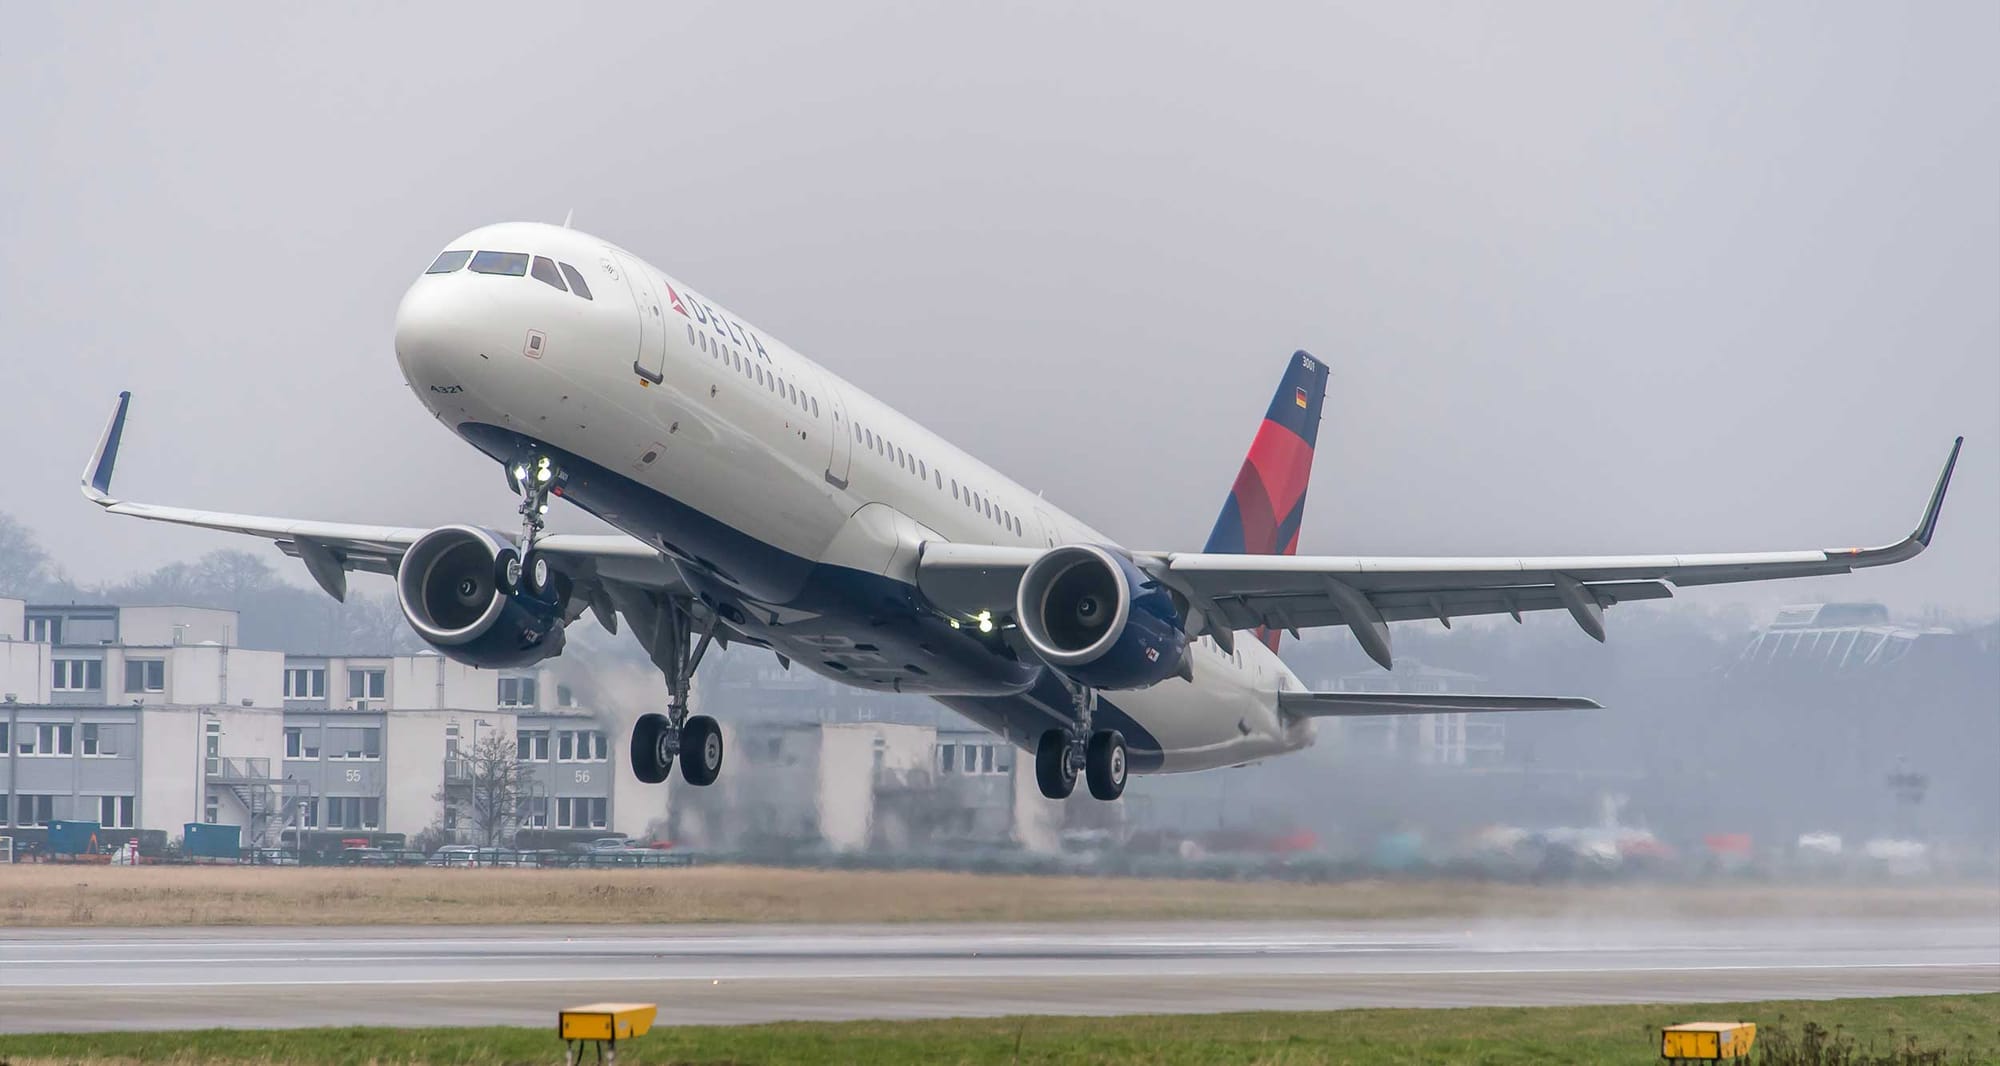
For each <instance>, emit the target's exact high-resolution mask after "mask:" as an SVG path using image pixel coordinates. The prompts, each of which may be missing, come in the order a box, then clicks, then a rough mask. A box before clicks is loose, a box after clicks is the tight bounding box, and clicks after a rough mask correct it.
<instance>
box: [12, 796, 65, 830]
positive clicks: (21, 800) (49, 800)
mask: <svg viewBox="0 0 2000 1066" xmlns="http://www.w3.org/2000/svg"><path fill="white" fill-rule="evenodd" d="M55 820H56V798H55V797H54V796H31V795H28V794H27V793H25V792H23V793H21V794H19V795H17V796H15V797H14V824H15V825H18V826H20V827H21V828H23V829H33V828H35V827H37V826H44V825H47V824H49V823H50V822H53V821H55Z"/></svg>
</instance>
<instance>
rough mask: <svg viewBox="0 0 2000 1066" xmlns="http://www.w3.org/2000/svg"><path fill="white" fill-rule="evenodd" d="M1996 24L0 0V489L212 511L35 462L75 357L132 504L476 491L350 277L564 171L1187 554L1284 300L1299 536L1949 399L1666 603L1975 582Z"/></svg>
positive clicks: (123, 571) (885, 373)
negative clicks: (1297, 392) (1911, 542)
mask: <svg viewBox="0 0 2000 1066" xmlns="http://www.w3.org/2000/svg"><path fill="white" fill-rule="evenodd" d="M1996 43H2000V9H1996V8H1995V7H1994V6H1993V5H1990V4H1975V3H1968V4H1929V5H1922V6H1919V7H1914V8H1908V9H1905V8H1891V7H1883V6H1880V5H1861V4H1840V5H1817V4H1815V5H1806V4H1762V5H1755V6H1752V7H1743V6H1708V7H1700V6H1697V7H1689V6H1685V5H1665V4H1661V5H1639V4H1632V5H1617V6H1614V7H1603V6H1599V5H1586V4H1573V5H1556V4H1537V5H1514V6H1509V7H1506V8H1493V9H1481V8H1467V7H1462V6H1444V5H1432V6H1410V5H1397V6H1395V7H1393V8H1390V7H1382V6H1379V5H1366V6H1357V7H1349V8H1331V9H1329V8H1327V7H1326V6H1325V5H1300V6H1295V7H1282V6H1274V7H1266V8H1259V9H1257V10H1239V9H1228V10H1227V11H1225V10H1224V9H1220V8H1216V7H1215V6H1213V5H1187V4H1156V5H1146V6H1144V7H1135V8H1126V9H1122V10H1115V9H1109V8H1097V9H1079V8H1077V7H1076V6H1074V5H1066V4H1065V5H1056V4H1049V5H1008V6H1006V7H1005V8H1004V9H1003V8H993V9H980V10H976V11H975V10H971V9H967V8H964V7H962V6H960V7H949V8H928V7H923V6H917V7H912V6H910V5H903V4H874V3H857V4H846V5H839V6H834V7H828V6H814V5H791V6H780V7H776V8H760V7H752V6H742V5H699V6H697V5H680V6H677V7H675V8H672V9H666V8H657V7H653V6H641V5H633V6H628V7H612V6H592V7H590V8H587V9H580V10H576V11H567V10H562V9H559V8H553V7H550V6H548V5H497V4H481V5H477V6H470V5H467V6H457V7H450V6H443V5H435V6H433V5H426V6H423V7H421V8H414V9H413V8H407V7H402V6H396V7H390V6H379V7H364V6H359V5H356V6H346V5H342V6H337V7H326V8H307V7H299V6H281V7H267V6H261V5H221V4H213V5H197V6H176V7H171V8H156V9H138V8H118V9H109V8H103V7H97V6H90V5H43V4H26V3H18V2H4V3H0V99H4V100H6V101H7V103H6V104H5V105H4V107H0V143H4V144H5V145H6V146H7V154H8V163H7V165H5V166H0V218H4V219H5V224H4V230H0V235H4V238H5V239H4V240H0V322H5V323H6V326H7V340H8V344H7V346H6V350H5V354H0V386H4V387H3V388H0V413H4V415H5V417H4V418H0V443H3V444H4V445H5V447H6V452H7V454H8V455H9V456H10V457H12V462H11V464H10V471H9V475H10V476H9V479H8V480H9V485H10V488H11V491H10V493H9V495H8V502H7V503H6V505H5V509H6V510H8V511H9V512H11V513H13V514H15V515H16V516H17V517H19V518H20V519H21V520H22V521H23V522H25V523H26V524H27V525H28V526H29V527H30V528H31V529H32V531H33V532H34V533H35V534H36V535H37V536H38V537H39V539H40V540H41V541H42V542H43V543H46V544H60V545H63V546H65V548H66V549H67V550H66V551H65V552H64V553H63V554H64V564H65V566H67V567H68V568H69V571H70V574H71V576H72V577H74V578H76V579H78V580H81V581H85V582H100V581H114V580H123V579H126V578H128V577H130V576H132V575H134V574H136V573H138V572H140V571H143V570H147V569H150V568H153V567H156V566H159V565H161V564H163V563H166V562H169V561H173V560H180V559H187V558H192V557H194V556H196V555H199V554H201V553H202V552H205V551H208V550H211V549H213V548H216V547H220V546H223V545H225V544H226V543H227V539H226V538H224V537H222V536H221V535H218V534H207V533H201V532H195V531H186V530H174V529H165V528H156V527H145V526H140V525H137V524H135V523H131V522H124V521H119V520H115V519H111V518H108V517H106V516H104V515H101V514H98V513H96V509H95V508H92V507H90V506H89V505H87V504H86V503H84V502H83V501H82V500H80V499H78V498H77V496H76V494H75V489H74V481H73V480H72V479H73V477H74V475H75V472H76V471H77V469H78V468H79V467H80V466H81V464H82V462H83V460H84V458H85V457H86V455H87V454H88V451H89V449H90V447H91V445H92V443H93V442H94V441H95V439H96V436H97V434H98V432H99V430H100V428H101V426H102V423H103V419H104V417H105V415H106V414H107V413H108V411H109V408H110V406H111V402H112V398H113V396H114V395H115V393H116V392H117V391H118V390H119V389H121V388H130V389H132V390H134V392H135V393H136V400H135V406H134V409H133V417H132V423H131V427H130V431H129V432H128V434H127V437H126V452H125V456H124V458H123V460H122V461H121V463H120V468H119V472H118V482H117V485H116V488H117V490H118V491H119V492H120V493H121V494H124V495H128V496H130V497H132V498H138V499H147V500H157V501H159V502H169V503H183V504H188V505H193V506H203V507H211V508H217V509H228V510H242V511H251V512H259V513H270V514H283V515H297V516H310V517H323V518H328V519H340V520H355V521H373V522H393V523H397V524H411V525H424V524H432V523H442V522H447V521H466V520H484V521H491V522H496V523H500V524H503V525H504V524H506V523H507V522H508V517H509V515H510V512H511V506H510V499H509V498H508V497H507V496H506V495H505V490H504V487H503V485H502V481H501V478H500V477H499V476H498V473H497V472H496V471H494V470H493V469H491V467H490V464H488V463H486V462H485V461H484V460H483V459H480V458H478V457H476V455H475V453H473V452H472V450H471V449H469V448H467V447H465V446H463V445H462V444H459V443H457V442H455V441H454V440H452V439H451V438H450V437H449V435H448V434H446V433H444V432H442V431H441V430H440V429H439V428H437V427H435V426H433V425H431V424H430V419H428V418H426V417H425V416H424V414H423V412H422V410H421V408H420V407H419V406H418V405H417V404H416V403H414V402H413V401H412V400H411V398H410V397H409V396H408V395H407V394H406V389H405V386H404V385H403V383H402V381H401V380H400V378H399V376H398V375H397V372H396V369H395V365H394V362H393V359H392V358H391V350H390V336H389V332H390V325H391V317H392V314H393V310H394V307H395V303H396V300H397V298H398V297H399V295H400V294H401V292H402V290H403V289H404V287H405V286H407V285H408V283H409V282H410V280H411V279H412V278H413V277H414V276H415V275H416V274H417V272H418V271H420V270H421V269H422V267H423V265H424V264H425V263H427V262H428V261H429V260H430V258H431V257H432V255H433V254H434V253H435V252H436V250H437V249H438V248H440V247H441V246H443V244H444V243H445V242H446V241H448V240H449V239H451V238H452V237H453V236H454V235H456V234H458V233H460V232H462V231H464V230H466V229H469V228H471V227H473V226H475V225H478V224H482V223H485V222H488V221H493V220H498V219H512V218H528V219H541V220H547V221H552V222H553V221H560V220H562V219H563V218H564V217H565V216H566V215H568V214H569V213H571V212H572V211H573V212H574V220H575V221H574V224H575V225H576V226H577V227H578V228H580V229H583V230H586V231H589V232H592V233H596V234H599V235H601V236H604V237H606V238H608V239H611V240H614V241H617V242H618V243H620V244H622V245H624V246H626V247H628V248H631V249H633V250H634V251H636V252H638V253H639V254H641V255H643V256H645V257H646V258H647V259H649V260H651V261H652V262H654V263H655V264H656V265H659V266H660V267H662V268H663V269H666V270H667V271H669V272H671V273H673V274H676V275H678V276H681V277H684V278H686V279H688V280H689V281H690V282H691V283H693V284H695V285H698V286H699V287H701V288H702V290H703V291H704V292H706V293H710V294H712V295H713V296H714V297H715V298H716V299H718V300H720V301H722V302H724V303H726V304H727V305H729V306H730V307H731V308H732V309H733V310H735V311H737V312H738V313H740V314H741V315H742V316H743V317H745V318H747V319H749V320H751V321H754V322H756V323H757V324H759V325H760V326H761V327H763V328H765V329H767V330H769V331H770V332H772V333H774V334H776V335H778V336H781V337H784V338H785V339H786V340H788V341H789V342H790V343H792V344H793V345H795V346H796V347H798V348H800V349H801V350H803V351H805V352H806V353H808V354H810V355H812V356H814V357H816V358H817V359H819V360H821V361H822V362H824V363H826V364H827V365H829V366H830V367H832V368H833V369H834V370H836V371H837V372H839V373H841V374H843V375H845V376H847V377H848V378H850V379H851V380H853V381H855V382H857V383H858V384H860V385H861V386H862V387H864V388H867V389H869V390H871V391H874V392H876V393H877V394H879V395H881V396H883V397H884V398H886V399H887V400H889V401H890V402H892V403H894V404H897V405H899V406H900V407H902V408H904V409H905V410H908V411H911V412H913V413H915V414H917V415H918V417H920V418H921V419H922V420H924V421H925V422H927V423H928V424H929V425H931V426H932V427H933V428H935V429H937V430H939V431H940V432H943V433H945V434H946V435H948V436H950V437H952V438H953V439H954V440H955V441H957V442H958V443H960V444H962V445H964V446H966V447H968V448H970V449H971V450H973V451H974V452H976V453H978V454H980V455H981V456H982V457H985V458H987V459H988V460H990V461H992V462H994V463H995V464H996V465H997V466H998V467H999V468H1000V469H1002V470H1004V471H1006V472H1007V473H1009V474H1011V475H1012V476H1014V477H1016V478H1017V479H1019V480H1021V481H1023V482H1025V483H1026V484H1029V485H1030V486H1033V487H1035V488H1038V489H1041V490H1044V491H1046V493H1047V494H1048V496H1049V497H1050V498H1051V499H1053V500H1055V501H1057V502H1058V503H1061V504H1064V505H1066V506H1068V507H1070V508H1071V509H1073V510H1075V511H1077V512H1078V513H1080V514H1081V515H1082V516H1083V517H1085V518H1086V519H1088V520H1089V521H1091V522H1092V523H1094V524H1096V525H1098V526H1099V527H1100V528H1103V529H1105V530H1107V531H1108V532H1110V533H1112V534H1113V535H1115V536H1118V537H1120V538H1121V539H1124V540H1126V541H1128V542H1130V543H1132V544H1134V545H1135V546H1143V547H1149V548H1192V547H1198V546H1199V545H1200V543H1201V540H1202V537H1203V535H1204V534H1205V532H1206V530H1207V529H1208V526H1209V524H1210V523H1211V521H1212V520H1213V516H1214V513H1215V510H1216V508H1217V507H1218V506H1219V504H1220V501H1221V497H1222V494H1223V492H1224V490H1225V488H1226V487H1227V485H1228V483H1229V480H1230V478H1231V476H1232V474H1233V471H1234V470H1235V467H1236V464H1237V463H1238V461H1239V459H1240V456H1241V454H1242V451H1243V448H1244V446H1245V444H1246V443H1247V440H1248V437H1249V435H1250V432H1251V430H1252V428H1253V424H1254V421H1255V418H1256V415H1257V414H1258V412H1259V411H1260V410H1261V409H1262V405H1263V403H1264V402H1265V399H1266V398H1267V397H1268V396H1269V390H1270V388H1271V386H1272V380H1273V378H1275V377H1276V375H1277V373H1278V371H1279V369H1280V366H1281V363H1282V360H1283V359H1284V357H1285V356H1286V355H1287V354H1288V353H1289V352H1290V351H1291V350H1292V349H1294V348H1298V347H1304V348H1307V349H1310V350H1312V351H1314V352H1315V353H1317V354H1318V355H1320V356H1321V357H1322V358H1324V359H1325V360H1327V361H1328V362H1329V363H1330V364H1331V366H1332V367H1333V370H1334V378H1333V385H1332V395H1331V397H1330V399H1329V401H1328V404H1327V408H1326V410H1327V416H1326V421H1325V424H1324V426H1323V427H1322V431H1321V437H1320V443H1321V450H1322V453H1323V454H1322V457H1321V459H1320V461H1319V463H1318V469H1317V481H1316V484H1315V485H1314V487H1313V492H1312V502H1311V505H1310V507H1309V508H1308V511H1307V520H1306V526H1305V532H1304V536H1303V540H1302V544H1301V550H1302V551H1306V552H1354V553H1381V554H1417V553H1430V552H1441V553H1453V554H1485V553H1544V552H1546V553H1562V552H1622V551H1654V550H1660V551H1700V550H1736V549H1761V548H1772V547H1808V546H1821V545H1832V544H1843V545H1844V544H1853V543H1863V544H1865V543H1877V542H1882V541H1886V540H1890V539H1893V538H1895V537H1898V536H1901V535H1902V534H1903V533H1904V532H1905V531H1906V530H1907V529H1908V528H1909V526H1910V525H1911V524H1912V523H1913V522H1914V520H1915V518H1916V516H1917V514H1918V512H1919V510H1920V508H1921V506H1922V502H1923V496H1924V492H1925V490H1926V489H1927V488H1928V486H1929V483H1930V479H1931V478H1932V477H1933V476H1934V474H1935V472H1936V469H1937V466H1938V464H1939V463H1940V462H1941V461H1942V459H1943V457H1944V453H1945V450H1946V448H1947V446H1948V445H1949V442H1950V439H1951V437H1952V436H1953V435H1955V434H1959V433H1963V434H1966V435H1967V437H1968V438H1969V439H1968V443H1967V446H1966V451H1965V458H1964V460H1963V462H1962V464H1961V467H1960V472H1959V478H1958V482H1957V485H1956V487H1955V491H1954V493H1953V497H1952V499H1951V501H1950V504H1949V506H1948V507H1947V508H1946V512H1945V516H1944V524H1943V528H1942V532H1941V533H1940V534H1939V537H1938V541H1937V546H1936V548H1935V549H1934V550H1933V552H1932V553H1931V554H1930V555H1928V556H1926V557H1925V558H1924V559H1922V560H1920V561H1918V562H1916V563H1912V564H1910V565H1908V566H1903V567H1897V568H1893V569H1891V570H1888V571H1881V572H1875V573H1870V574H1867V575H1860V576H1856V577H1853V578H1839V579H1827V580H1818V581H1811V582H1805V583H1800V584H1792V585H1785V586H1745V587H1740V588H1731V589H1714V590H1704V591H1699V592H1695V593H1692V594H1690V595H1688V596H1687V597H1686V600H1688V601H1695V602H1697V603H1698V604H1700V605H1702V606H1706V607H1712V608H1720V607H1722V606H1724V605H1728V604H1736V603H1743V604H1749V605H1752V606H1755V607H1757V608H1758V609H1762V608H1765V607H1768V606H1769V605H1771V604H1772V603H1776V602H1786V601H1795V600H1798V601H1810V600H1819V599H1829V598H1845V599H1885V600H1892V601H1894V602H1896V603H1898V604H1899V605H1905V606H1907V607H1909V608H1910V609H1916V608H1918V607H1923V606H1930V607H1937V608H1941V609H1946V610H1954V611H1961V612H1970V613H1973V614H1977V615H1990V614H1991V613H1993V612H1994V611H1996V610H2000V552H1996V551H1995V550H1994V545H1995V544H1996V543H2000V476H1996V467H1995V459H1994V456H1995V447H1996V444H2000V296H1996V294H2000V194H1996V192H1995V190H1996V189H2000V136H1996V133H2000V120H1997V119H1996V110H1997V109H2000V93H1996V91H1995V90H1996V85H1995V76H1994V74H1993V69H1992V66H1991V64H1990V61H1989V60H1990V56H1991V54H1992V52H1993V49H1994V45H1995V44H1996ZM1163 487H1169V488H1170V489H1171V491H1162V488H1163ZM1183 490H1185V491H1183ZM561 521H562V522H563V523H565V524H567V525H568V526H569V527H571V528H583V527H587V526H588V525H589V524H590V523H589V520H588V519H585V518H582V517H580V516H578V515H576V514H575V513H574V512H571V513H569V514H565V515H562V516H561ZM277 561H279V562H280V563H283V561H282V560H277ZM281 569H282V570H283V572H284V573H285V574H286V575H287V576H288V578H289V579H291V580H294V581H300V580H303V576H302V573H301V572H300V570H299V568H297V567H296V566H294V565H291V564H283V565H282V566H281ZM364 584H367V583H364ZM1684 603H1685V601H1684ZM1614 625H1615V623H1614Z"/></svg>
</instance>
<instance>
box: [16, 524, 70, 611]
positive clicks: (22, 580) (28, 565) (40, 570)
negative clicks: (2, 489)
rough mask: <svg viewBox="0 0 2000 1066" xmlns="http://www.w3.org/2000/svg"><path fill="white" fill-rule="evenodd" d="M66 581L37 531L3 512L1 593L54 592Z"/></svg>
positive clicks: (33, 594) (30, 594) (31, 596)
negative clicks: (39, 538)
mask: <svg viewBox="0 0 2000 1066" xmlns="http://www.w3.org/2000/svg"><path fill="white" fill-rule="evenodd" d="M66 584H67V582H65V581H64V580H63V578H62V574H61V572H60V571H59V570H58V569H57V568H56V564H55V561H54V560H53V559H50V558H49V553H48V552H47V551H46V550H44V549H43V548H42V544H41V541H39V540H36V539H35V531H34V530H32V529H29V528H28V527H27V526H25V525H22V524H21V523H20V522H19V521H17V520H15V518H14V516H13V515H10V514H7V513H5V512H0V596H17V597H21V598H23V599H37V598H41V597H48V596H54V595H56V594H57V593H58V592H60V591H61V590H62V588H63V587H64V586H65V585H66Z"/></svg>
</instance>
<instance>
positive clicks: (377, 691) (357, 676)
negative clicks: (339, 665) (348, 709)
mask: <svg viewBox="0 0 2000 1066" xmlns="http://www.w3.org/2000/svg"><path fill="white" fill-rule="evenodd" d="M388 691H389V672H388V671H387V670H349V671H348V672H347V698H348V699H350V700H379V699H382V698H383V697H384V696H385V695H386V694H387V693H388Z"/></svg>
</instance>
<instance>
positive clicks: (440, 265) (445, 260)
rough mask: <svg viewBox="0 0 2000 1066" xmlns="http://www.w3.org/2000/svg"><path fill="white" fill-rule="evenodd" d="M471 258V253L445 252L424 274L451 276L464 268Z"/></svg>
mask: <svg viewBox="0 0 2000 1066" xmlns="http://www.w3.org/2000/svg"><path fill="white" fill-rule="evenodd" d="M470 258H472V253H471V252H445V253H443V254H441V255H439V256H438V257H437V260H436V261H435V262H433V263H432V264H431V268H430V269H429V270H426V271H424V273H426V274H449V273H451V272H452V271H454V270H457V269H458V268H459V267H462V266H464V265H465V261H466V260H468V259H470Z"/></svg>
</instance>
